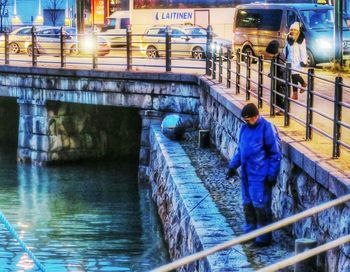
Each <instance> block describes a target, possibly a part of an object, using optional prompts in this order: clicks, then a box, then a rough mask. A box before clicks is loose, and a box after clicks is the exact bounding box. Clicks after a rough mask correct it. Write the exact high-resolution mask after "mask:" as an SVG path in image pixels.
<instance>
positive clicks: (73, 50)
mask: <svg viewBox="0 0 350 272" xmlns="http://www.w3.org/2000/svg"><path fill="white" fill-rule="evenodd" d="M78 54H79V50H78V48H77V46H76V45H75V44H74V45H72V47H71V48H70V50H69V55H72V56H76V55H78Z"/></svg>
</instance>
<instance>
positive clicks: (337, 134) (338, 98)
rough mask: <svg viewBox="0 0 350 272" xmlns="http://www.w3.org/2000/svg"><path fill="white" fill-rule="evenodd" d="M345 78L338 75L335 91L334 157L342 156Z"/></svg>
mask: <svg viewBox="0 0 350 272" xmlns="http://www.w3.org/2000/svg"><path fill="white" fill-rule="evenodd" d="M342 84H343V78H342V77H336V79H335V92H334V117H333V159H336V158H339V156H340V145H339V140H340V138H341V125H340V124H339V122H340V121H341V111H342V107H341V102H342V100H343V85H342Z"/></svg>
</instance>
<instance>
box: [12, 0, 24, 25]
mask: <svg viewBox="0 0 350 272" xmlns="http://www.w3.org/2000/svg"><path fill="white" fill-rule="evenodd" d="M11 23H12V25H13V26H17V25H20V24H22V22H21V19H20V18H19V17H18V16H17V1H16V0H14V2H13V16H12V19H11Z"/></svg>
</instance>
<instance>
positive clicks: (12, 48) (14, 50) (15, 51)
mask: <svg viewBox="0 0 350 272" xmlns="http://www.w3.org/2000/svg"><path fill="white" fill-rule="evenodd" d="M9 47H10V53H11V54H18V53H19V51H20V48H19V45H18V44H17V43H15V42H13V43H10V45H9Z"/></svg>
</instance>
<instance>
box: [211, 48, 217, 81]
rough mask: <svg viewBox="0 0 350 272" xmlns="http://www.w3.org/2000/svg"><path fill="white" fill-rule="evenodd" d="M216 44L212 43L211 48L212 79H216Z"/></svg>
mask: <svg viewBox="0 0 350 272" xmlns="http://www.w3.org/2000/svg"><path fill="white" fill-rule="evenodd" d="M216 45H217V44H216V42H214V45H213V46H212V55H211V56H212V58H211V59H212V62H213V71H212V72H213V74H212V78H213V79H216Z"/></svg>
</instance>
